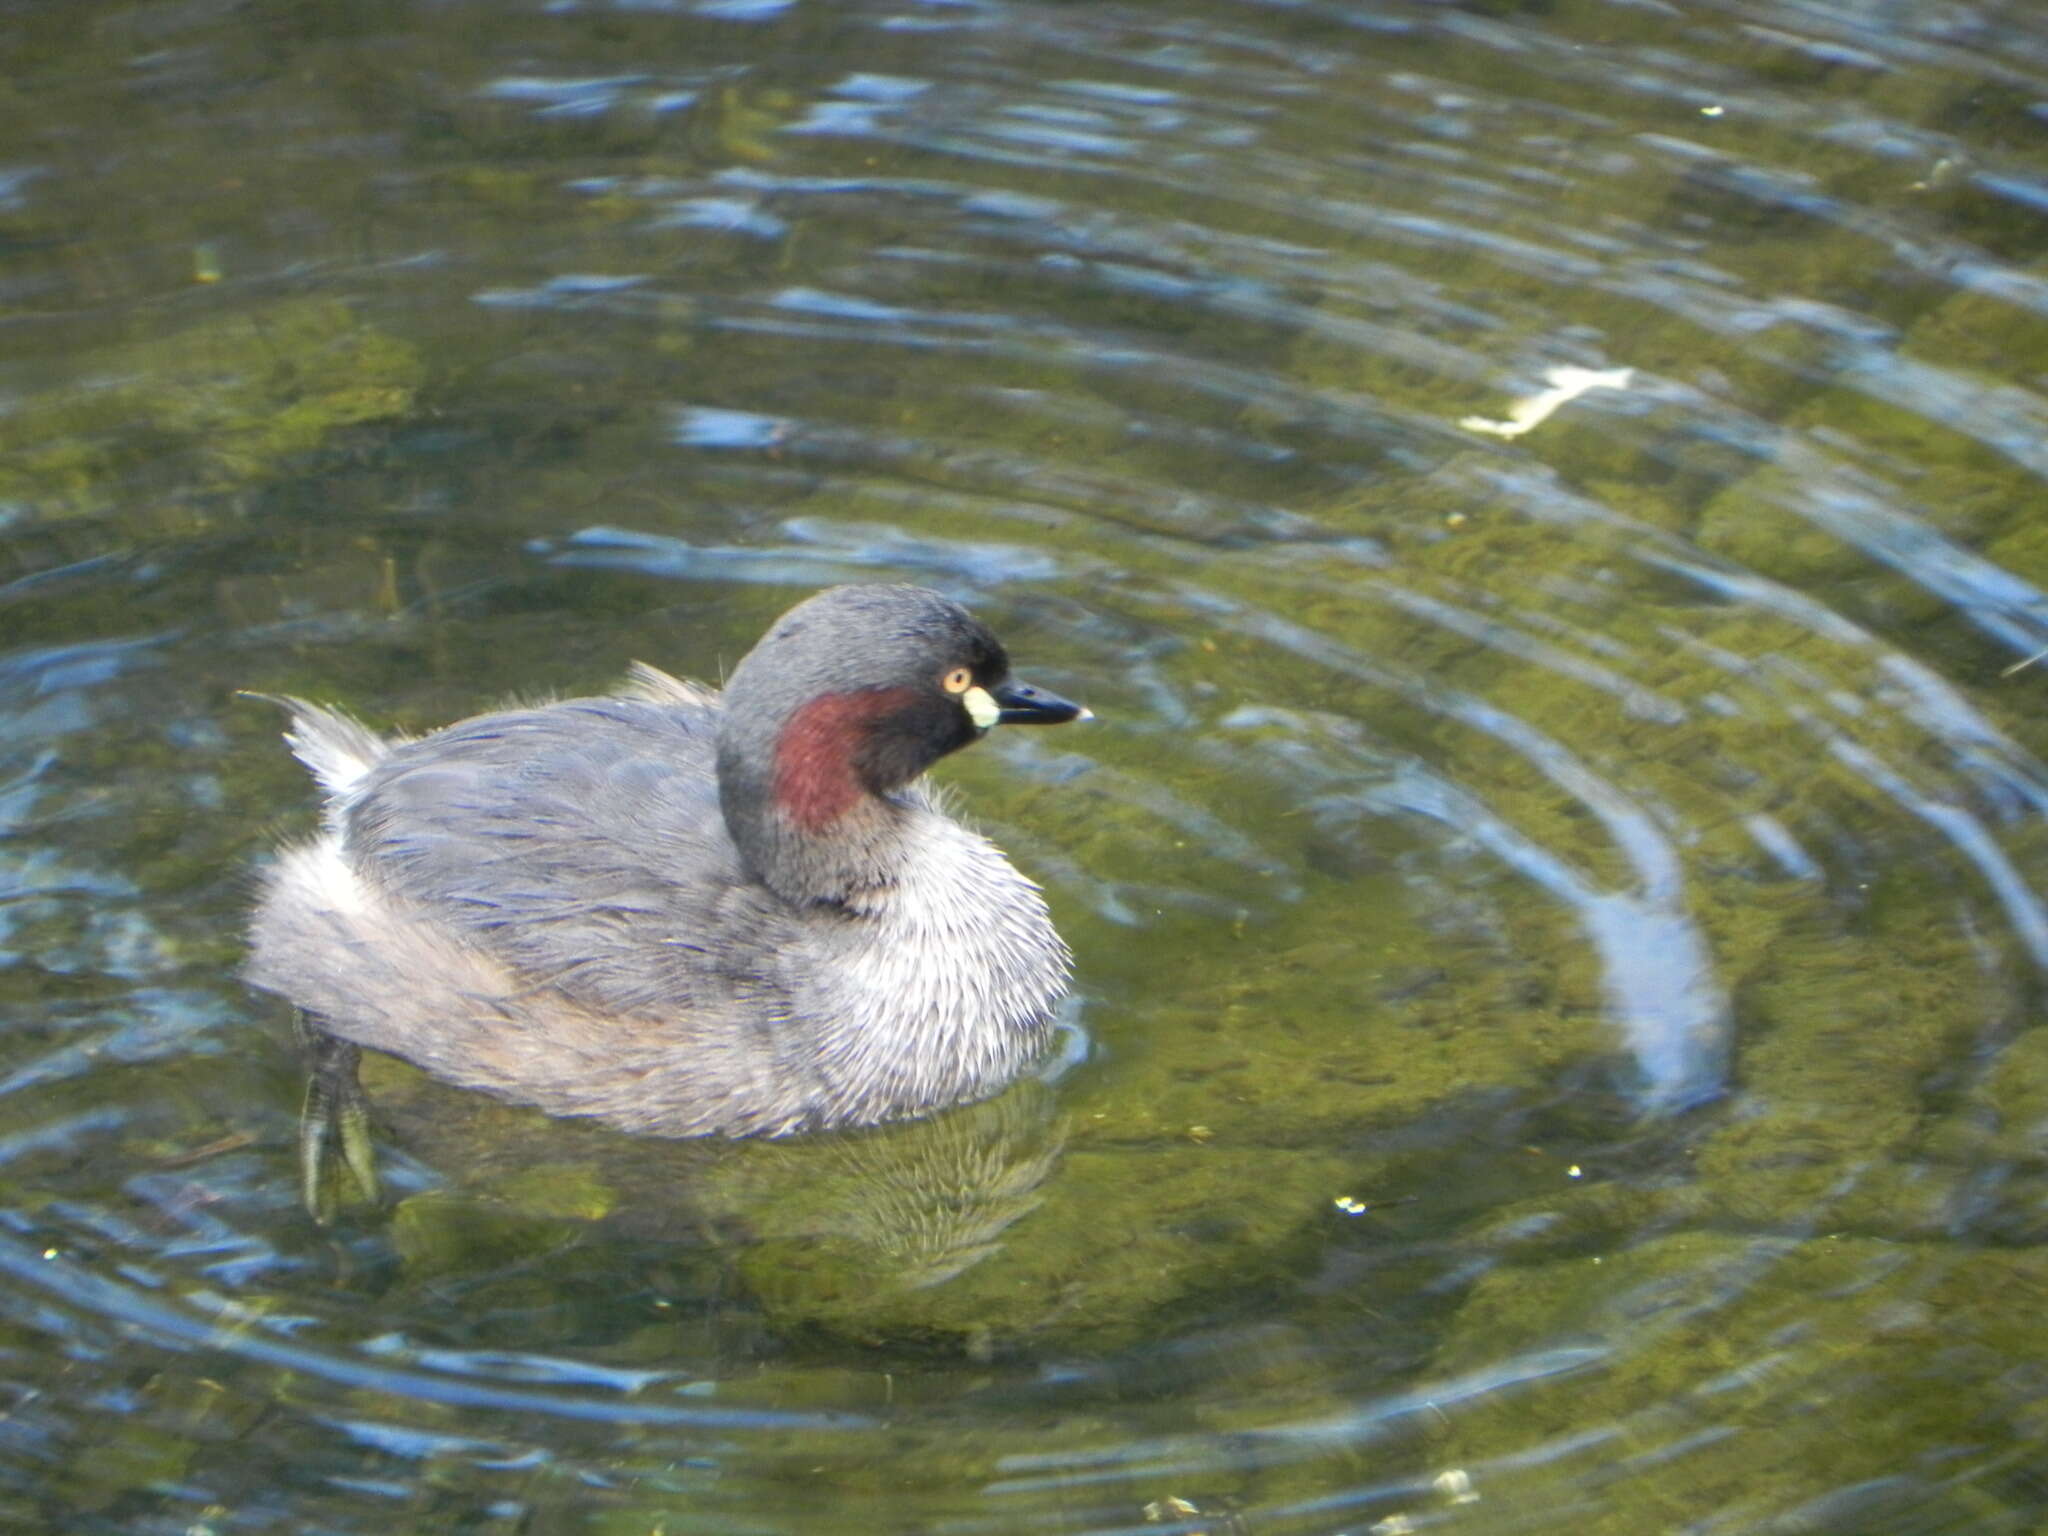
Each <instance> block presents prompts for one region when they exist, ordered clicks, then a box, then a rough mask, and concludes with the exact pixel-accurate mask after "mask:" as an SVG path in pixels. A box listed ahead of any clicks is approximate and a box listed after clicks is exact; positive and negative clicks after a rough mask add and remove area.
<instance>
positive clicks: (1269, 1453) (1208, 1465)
mask: <svg viewBox="0 0 2048 1536" xmlns="http://www.w3.org/2000/svg"><path fill="white" fill-rule="evenodd" d="M1611 1353H1612V1351H1611V1350H1609V1349H1607V1348H1605V1347H1604V1346H1600V1345H1592V1344H1586V1345H1567V1346H1562V1347H1559V1348H1557V1349H1546V1350H1539V1351H1537V1352H1535V1353H1533V1354H1527V1355H1520V1356H1517V1357H1516V1358H1514V1359H1512V1360H1504V1361H1502V1362H1501V1363H1499V1364H1498V1365H1492V1366H1487V1367H1485V1368H1483V1369H1480V1370H1476V1371H1472V1372H1470V1373H1469V1374H1467V1375H1464V1376H1458V1377H1454V1378H1452V1379H1451V1380H1449V1381H1439V1382H1428V1383H1425V1384H1424V1385H1422V1386H1419V1387H1416V1388H1413V1389H1412V1390H1410V1391H1407V1392H1396V1393H1393V1394H1391V1395H1389V1396H1387V1397H1383V1398H1376V1399H1374V1400H1373V1401H1371V1402H1365V1403H1360V1404H1358V1405H1357V1406H1356V1407H1355V1408H1351V1409H1349V1410H1347V1411H1345V1412H1342V1413H1337V1414H1332V1415H1330V1416H1328V1417H1326V1418H1321V1419H1312V1420H1309V1421H1307V1422H1304V1423H1299V1424H1278V1425H1273V1426H1271V1427H1269V1428H1265V1429H1248V1430H1241V1431H1238V1432H1236V1433H1226V1434H1216V1435H1172V1436H1164V1437H1161V1438H1159V1439H1154V1440H1138V1441H1132V1442H1130V1443H1127V1444H1123V1445H1116V1446H1111V1447H1108V1448H1107V1449H1101V1450H1075V1451H1054V1452H1050V1453H1043V1454H1034V1455H1022V1456H1005V1457H1003V1458H1002V1459H1001V1460H1000V1461H998V1462H997V1463H996V1466H997V1468H998V1469H999V1470H1001V1471H1003V1472H1008V1473H1039V1474H1042V1475H1039V1476H1013V1477H1006V1478H1004V1479H1002V1480H1001V1481H999V1482H994V1483H990V1484H988V1485H987V1486H986V1487H985V1488H984V1489H983V1490H982V1492H984V1493H987V1494H998V1495H1000V1494H1018V1493H1036V1492H1041V1491H1043V1490H1045V1489H1049V1488H1068V1487H1073V1486H1076V1485H1078V1484H1081V1483H1106V1482H1117V1481H1121V1480H1125V1479H1129V1478H1137V1477H1151V1476H1154V1475H1158V1474H1161V1473H1163V1472H1178V1471H1192V1470H1195V1469H1197V1468H1200V1469H1201V1470H1203V1471H1207V1472H1214V1471H1216V1470H1217V1469H1218V1468H1220V1467H1230V1468H1249V1467H1258V1466H1273V1465H1277V1464H1280V1463H1284V1462H1291V1461H1300V1460H1305V1459H1308V1458H1310V1457H1314V1456H1319V1455H1324V1454H1326V1453H1327V1452H1328V1450H1329V1449H1330V1448H1331V1447H1333V1446H1337V1447H1346V1446H1349V1447H1356V1446H1360V1445H1366V1444H1370V1443H1371V1442H1372V1441H1374V1440H1378V1439H1380V1438H1382V1437H1383V1436H1385V1435H1387V1434H1389V1433H1391V1432H1392V1431H1393V1430H1395V1429H1396V1428H1398V1427H1399V1426H1400V1425H1402V1424H1403V1423H1405V1422H1406V1421H1407V1420H1409V1419H1412V1418H1414V1417H1416V1416H1417V1415H1418V1414H1429V1415H1431V1416H1437V1417H1440V1416H1442V1415H1443V1414H1444V1411H1445V1410H1446V1409H1448V1408H1455V1407H1457V1406H1459V1405H1460V1404H1462V1403H1467V1402H1471V1401H1474V1400H1476V1399H1481V1398H1487V1397H1491V1396H1493V1395H1494V1394H1495V1393H1498V1392H1501V1391H1503V1390H1507V1389H1511V1388H1514V1387H1520V1386H1526V1385H1530V1384H1533V1383H1536V1382H1540V1381H1548V1380H1552V1379H1554V1378H1556V1377H1559V1376H1567V1375H1573V1374H1576V1373H1578V1372H1580V1371H1586V1370H1591V1369H1593V1368H1594V1367H1596V1366H1599V1365H1602V1364H1604V1363H1605V1362H1606V1361H1607V1359H1608V1358H1609V1356H1610V1354H1611Z"/></svg>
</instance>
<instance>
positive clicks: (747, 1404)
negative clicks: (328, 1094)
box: [0, 0, 2048, 1536]
mask: <svg viewBox="0 0 2048 1536" xmlns="http://www.w3.org/2000/svg"><path fill="white" fill-rule="evenodd" d="M0 49H4V51H5V55H6V57H7V58H8V59H9V60H10V65H11V67H10V69H9V70H8V75H9V79H10V82H11V88H10V90H9V91H8V92H7V93H6V94H5V95H0V613H4V620H0V622H4V629H0V715H4V728H0V832H4V840H0V998H4V1000H5V1003H6V1007H5V1010H4V1012H0V1350H4V1351H5V1356H4V1359H5V1364H4V1369H0V1392H4V1401H0V1518H4V1521H5V1523H7V1524H9V1525H10V1526H12V1527H15V1528H20V1529H25V1530H27V1529H39V1530H51V1531H64V1532H66V1533H90V1532H98V1531H106V1532H113V1531H120V1532H159V1531H161V1532H181V1533H182V1532H192V1531H208V1532H227V1531H280V1532H301V1531H333V1532H386V1531H391V1530H405V1531H451V1532H452V1531H473V1530H494V1529H506V1530H525V1531H556V1530H562V1531H585V1530H587V1531H593V1532H606V1533H610V1532H618V1533H625V1532H648V1531H657V1530H659V1531H668V1532H672V1533H679V1532H684V1531H706V1532H711V1531H717V1532H730V1531H748V1532H804V1533H812V1532H824V1531H848V1532H874V1531H884V1530H887V1531H904V1532H911V1531H916V1532H931V1533H941V1532H943V1533H970V1532H1011V1531H1039V1530H1044V1531H1060V1532H1122V1531H1133V1530H1140V1529H1142V1530H1146V1531H1158V1532H1163V1533H1171V1532H1189V1533H1193V1532H1218V1533H1221V1532H1232V1533H1256V1536H1274V1533H1288V1536H1294V1533H1299V1536H1337V1533H1350V1536H1363V1533H1367V1532H1374V1533H1381V1536H1394V1533H1399V1532H1405V1531H1419V1530H1422V1529H1424V1528H1432V1529H1436V1528H1455V1529H1460V1530H1474V1531H1496V1530H1498V1531H1506V1530H1515V1531H1529V1530H1540V1531H1552V1530H1556V1531H1567V1530H1568V1531H1572V1532H1574V1533H1584V1532H1608V1531H1611V1532H1615V1533H1639V1532H1643V1531H1653V1530H1655V1531H1661V1530H1688V1531H1699V1532H1712V1533H1720V1532H1735V1531H1751V1530H1759V1531H1784V1530H1800V1531H1841V1532H1845V1533H1846V1532H1864V1531H1871V1530H1907V1531H1919V1530H1935V1529H1967V1530H1972V1531H2002V1530H2011V1531H2031V1530H2035V1529H2038V1528H2039V1527H2040V1525H2041V1523H2042V1522H2043V1520H2044V1519H2048V1478H2044V1476H2043V1474H2042V1472H2041V1470H2040V1468H2041V1466H2042V1464H2043V1461H2044V1455H2048V1369H2044V1367H2043V1366H2042V1364H2041V1363H2040V1362H2041V1361H2042V1360H2043V1359H2044V1358H2048V1335H2044V1333H2043V1330H2042V1324H2041V1322H2040V1319H2041V1317H2042V1316H2043V1315H2044V1307H2043V1302H2044V1300H2048V1252H2044V1248H2043V1243H2044V1239H2048V1033H2044V1031H2043V1029H2042V1027H2041V1025H2040V1023H2039V1020H2038V1015H2039V1009H2040V998H2041V992H2042V980H2043V974H2044V969H2048V910H2044V906H2043V902H2042V898H2041V896H2040V895H2039V894H2038V891H2039V888H2040V887H2041V885H2042V883H2043V877H2044V874H2048V767H2044V764H2043V761H2042V754H2043V752H2044V750H2048V741H2044V731H2043V727H2042V725H2041V709H2040V700H2041V697H2042V695H2041V692H2040V690H2041V689H2042V688H2043V687H2048V661H2044V660H2043V659H2042V658H2041V654H2040V653H2041V652H2042V651H2043V650H2044V648H2048V600H2044V596H2043V592H2042V587H2041V585H2040V584H2041V583H2042V582H2043V581H2048V522H2044V521H2043V519H2042V517H2041V515H2040V510H2039V508H2040V504H2041V497H2042V484H2041V482H2042V478H2043V475H2044V471H2048V449H2044V447H2043V445H2044V443H2048V400H2044V396H2043V379H2042V374H2041V368H2040V364H2041V359H2042V358H2043V357H2048V269H2044V265H2043V252H2044V250H2048V222H2044V221H2048V33H2044V32H2043V31H2042V29H2041V27H2040V25H2039V14H2038V8H2036V7H2032V6H2028V5H2024V4H1990V5H1980V6H1976V7H1972V8H1963V7H1953V6H1931V7H1930V6H1914V7H1887V6H1878V5H1862V6H1851V5H1825V4H1791V3H1779V4H1766V3H1757V4H1709V5H1690V6H1684V7H1674V6H1666V5H1662V4H1656V3H1649V4H1622V3H1615V4H1595V3H1583V4H1581V3H1564V4H1555V5H1546V6H1528V7H1516V6H1512V5H1472V6H1469V7H1463V8H1460V7H1453V6H1446V5H1434V4H1404V3H1384V4H1325V5H1313V4H1288V5H1283V4H1256V3H1249V0H1240V3H1229V0H1189V3H1182V4H1175V5H1172V6H1164V5H1145V4H1137V3H1131V4H1115V3H1104V4H1072V3H1068V4H1056V3H1046V4H1037V5H1033V4H999V3H942V0H932V3H918V0H899V3H895V4H868V3H864V0H854V3H846V4H824V3H800V0H781V3H778V0H759V3H729V0H697V3H684V0H675V3H668V4H650V5H624V4H618V5H597V4H593V5H581V4H527V5H485V4H476V3H457V4H446V5H431V6H430V5H412V4H402V3H400V4H381V5H372V6H362V5H354V6H343V5H294V6H266V5H256V6H245V7H239V8H235V7H213V6H207V5H188V4H172V3H158V0H145V3H140V4H127V5H122V6H112V5H97V4H85V5H68V6H33V5H31V6H22V7H15V8H14V9H13V10H11V11H10V12H8V13H7V14H6V15H5V16H4V17H0ZM864 579H891V580H898V579H900V580H914V581H918V582H922V583H925V584H928V585H932V586H936V587H939V588H941V589H943V590H945V591H947V592H950V593H952V594H954V595H956V596H958V597H960V598H962V599H963V600H965V601H967V602H969V603H970V604H971V605H972V606H973V607H974V608H975V609H976V610H977V611H978V612H980V613H981V614H983V615H984V616H985V617H986V618H988V619H989V620H990V622H991V623H992V624H993V625H994V626H995V627H996V628H997V630H998V631H999V632H1000V633H1001V634H1002V635H1003V636H1004V637H1005V639H1006V641H1007V642H1008V643H1009V646H1010V648H1011V650H1012V653H1013V654H1014V655H1015V656H1016V657H1017V658H1018V661H1019V667H1020V670H1021V671H1023V672H1024V673H1025V674H1026V675H1028V676H1030V677H1032V678H1033V679H1034V680H1035V681H1040V682H1043V683H1045V684H1046V685H1048V686H1051V687H1054V688H1056V689H1058V690H1060V691H1061V692H1063V693H1067V694H1069V695H1071V696H1074V697H1078V698H1082V699H1085V700H1086V701H1087V702H1089V703H1090V704H1091V705H1092V706H1093V707H1094V708H1095V710H1096V712H1097V713H1098V714H1099V715H1100V716H1101V720H1100V722H1099V724H1098V725H1096V726H1094V727H1091V728H1089V729H1087V730H1085V731H1083V730H1074V731H1063V732H1058V733H1042V734H1036V735H1033V734H1027V733H1019V734H1018V735H1017V736H1016V737H1013V738H1009V739H1004V738H1003V736H1002V733H1000V732H999V733H997V736H996V738H995V739H992V740H991V741H990V742H989V743H987V744H986V745H984V746H982V747H979V748H977V749H976V750H975V751H973V752H970V753H967V754H963V755H962V756H961V757H959V758H957V759H954V760H951V761H949V762H948V763H947V764H946V765H945V767H944V769H943V772H942V777H943V778H944V779H945V780H946V781H947V782H948V783H949V784H950V785H952V786H953V787H954V789H955V790H956V791H957V792H958V794H959V796H960V798H961V799H962V801H963V802H964V803H965V804H966V805H968V806H969V807H970V808H971V811H972V814H973V815H974V817H975V818H976V819H977V820H978V821H979V822H980V823H981V824H982V825H984V826H985V827H986V828H988V829H989V830H990V831H992V832H993V833H994V834H995V835H996V836H997V838H998V840H999V841H1001V842H1002V843H1003V844H1004V846H1006V847H1007V848H1008V849H1009V850H1010V851H1011V853H1012V855H1013V857H1014V858H1015V859H1016V860H1017V862H1018V863H1019V864H1021V865H1022V866H1023V867H1025V868H1026V869H1027V870H1029V871H1030V872H1032V873H1033V874H1035V875H1036V876H1037V877H1038V878H1040V879H1041V880H1042V881H1043V882H1044V883H1045V885H1046V887H1047V889H1048V891H1049V894H1050V896H1051V899H1052V901H1053V904H1054V907H1055V909H1056V912H1057V915H1058V917H1059V920H1060V923H1061V926H1062V928H1063V930H1064V931H1065V932H1066V934H1067V936H1068V937H1069V939H1070V940H1071V941H1072V943H1073V945H1074V947H1075V949H1076V950H1077V952H1078V954H1079V956H1080V972H1079V990H1078V995H1077V1000H1076V1005H1075V1008H1074V1012H1073V1018H1072V1022H1073V1025H1074V1029H1073V1031H1072V1032H1071V1034H1070V1035H1069V1049H1068V1050H1067V1051H1066V1053H1065V1055H1064V1057H1063V1058H1062V1059H1061V1060H1060V1061H1059V1062H1057V1063H1054V1064H1052V1065H1051V1066H1050V1067H1049V1069H1048V1071H1047V1073H1046V1074H1045V1080H1044V1081H1033V1082H1030V1083H1027V1084H1025V1085H1022V1086H1021V1087H1020V1088H1019V1089H1017V1090H1016V1091H1015V1092H1013V1093H1011V1094H1008V1095H1006V1096H1004V1097H1003V1098H1001V1099H999V1100H996V1101H994V1102H992V1103H990V1104H987V1105H982V1106H976V1107H974V1108H971V1109H968V1110H964V1111H960V1112H957V1113H954V1114H950V1115H946V1116H942V1117H939V1118H937V1119H935V1120H933V1121H931V1122H928V1123H925V1124H920V1125H913V1126H904V1127H897V1128H892V1129H890V1130H887V1131H884V1132H878V1133H872V1134H867V1135H861V1136H844V1137H827V1138H819V1139H816V1140H813V1141H808V1142H801V1143H790V1144H781V1145H773V1146H759V1147H741V1148H719V1147H706V1146H697V1145H688V1144H665V1143H658V1142H644V1141H643V1142H635V1141H632V1140H629V1139H627V1138H624V1137H620V1136H617V1135H614V1134H612V1133H608V1132H604V1131H601V1130H598V1129H594V1128H591V1127H587V1126H579V1125H571V1124H563V1123H559V1122H550V1121H547V1120H545V1119H542V1118H540V1117H538V1116H535V1115H531V1114H528V1113H525V1112H521V1111H516V1110H511V1109H507V1108H504V1107H502V1106H498V1105H495V1104H491V1103H488V1102H483V1101H479V1100H476V1099H474V1098H469V1097H465V1096H463V1095H460V1094H456V1093H453V1092H450V1091H448V1090H446V1089H444V1088H441V1087H439V1086H438V1085H435V1084H433V1083H431V1082H428V1081H425V1080H423V1079H421V1078H420V1077H419V1076H418V1075H417V1074H414V1073H412V1072H411V1071H410V1070H409V1069H405V1068H402V1067H399V1066H396V1065H395V1064H381V1065H378V1066H376V1067H375V1068H374V1069H373V1070H372V1071H371V1072H370V1073H369V1074H368V1081H369V1085H370V1087H371V1090H372V1092H373V1094H374V1095H375V1097H376V1100H377V1104H378V1109H379V1116H380V1119H379V1128H378V1134H379V1142H380V1148H381V1151H382V1155H383V1158H384V1169H385V1173H386V1176H387V1178H388V1181H389V1184H390V1186H391V1187H390V1190H389V1193H388V1198H387V1200H386V1202H385V1203H384V1204H383V1205H382V1206H381V1207H378V1208H365V1207H357V1208H354V1209H351V1210H350V1211H348V1212H346V1213H345V1214H344V1216H343V1217H342V1219H341V1220H339V1221H338V1222H337V1223H336V1224H335V1225H334V1226H332V1227H331V1228H328V1229H324V1230H323V1229H321V1228H319V1227H316V1226H314V1225H313V1224H312V1223H311V1222H310V1221H308V1220H307V1218H306V1217H305V1216H304V1215H303V1214H302V1213H301V1212H300V1211H299V1209H298V1208H297V1204H296V1192H295V1177H294V1138H295V1135H296V1117H297V1110H298V1101H299V1093H300V1079H299V1072H298V1065H297V1061H296V1057H295V1055H294V1052H293V1048H292V1042H291V1039H290V1030H289V1021H288V1020H287V1019H286V1018H285V1017H284V1014H283V1010H282V1009H281V1008H280V1006H278V1005H277V1004H275V1003H274V1001H272V1000H269V999H265V998H262V997H259V996H256V995H254V994H251V993H249V992H247V991H245V990H244V989H243V988H242V987H241V986H240V985H239V983H238V982H237V981H236V979H235V969H236V966H237V964H238V960H239V956H240V952H241V940H240V933H239V928H240V922H241V914H242V912H243V910H244V908H245V906H246V902H247V899H248V896H249V893H250V890H251V886H252V871H253V870H254V869H255V868H256V867H257V866H258V864H259V863H260V861H261V860H262V859H263V858H264V857H265V856H266V853H267V850H268V849H269V848H271V847H272V846H273V845H274V844H275V842H276V841H277V840H278V839H279V838H281V837H293V836H301V835H305V834H306V833H308V832H309V831H310V830H311V828H312V826H313V807H312V794H311V791H310V786H309V785H308V784H307V783H306V781H305V780H304V778H303V776H302V774H301V773H300V771H299V770H298V768H297V767H296V765H294V764H293V763H292V762H291V761H290V759H289V757H288V755H287V754H286V752H285V751H284V749H283V747H282V746H281V744H280V743H279V741H278V739H277V738H278V721H277V720H276V719H275V718H274V716H273V715H272V713H271V712H270V711H269V710H267V709H266V708H265V707H264V706H262V705H260V704H257V703H253V702H251V701H248V700H245V699H242V698H239V697H238V696H237V690H241V689H251V690H257V691H261V692H291V693H301V694H306V695H310V696H314V697H317V698H322V699H327V700H332V701H335V702H338V703H341V704H344V705H346V706H347V707H349V708H351V709H353V710H355V711H357V712H359V713H361V714H362V715H363V716H364V717H365V718H366V719H369V720H371V721H373V722H375V723H377V724H378V725H380V726H390V727H395V728H401V729H410V730H419V729H426V728H429V727H431V726H432V725H434V724H437V723H440V722H443V721H446V720H449V719H452V718H456V717H458V716H460V715H462V714H465V713H469V712H473V711H475V710H477V709H479V708H482V707H485V706H486V705H488V704H489V703H491V702H493V701H496V700H498V699H501V698H503V697H505V696H506V695H508V694H511V693H515V692H516V693H519V694H521V695H526V696H532V695H535V694H545V693H550V692H556V693H575V692H583V691H591V690H596V689H600V688H603V687H605V686H608V685H609V684H610V683H611V682H612V681H613V680H614V679H616V678H617V677H618V676H619V675H620V674H621V672H622V671H623V669H624V667H625V665H626V664H627V662H628V661H629V660H631V659H634V658H644V659H646V660H648V661H650V662H654V663H656V664H658V665H661V666H663V667H666V668H668V669H670V670H674V671H678V672H686V673H693V674H696V675H700V676H705V677H709V678H713V679H715V678H716V677H717V676H718V674H719V672H720V670H721V668H722V667H724V666H726V665H729V664H730V662H731V661H733V660H734V659H736V658H737V657H738V656H739V655H740V654H742V653H743V651H744V650H745V648H746V647H747V646H748V645H749V644H750V643H751V642H752V640H753V638H754V637H755V636H756V635H757V634H759V632H760V631H761V629H762V628H763V627H764V626H765V624H766V623H767V622H768V621H769V620H770V619H772V618H773V616H774V615H775V614H777V613H778V612H780V611H781V610H782V609H783V608H784V607H786V606H787V605H788V604H790V603H791V602H793V601H794V600H795V599H796V598H798V597H799V596H801V595H803V594H804V593H805V592H807V591H809V590H811V589H813V588H815V587H817V586H819V585H822V584H826V583H829V582H834V581H843V580H864Z"/></svg>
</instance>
